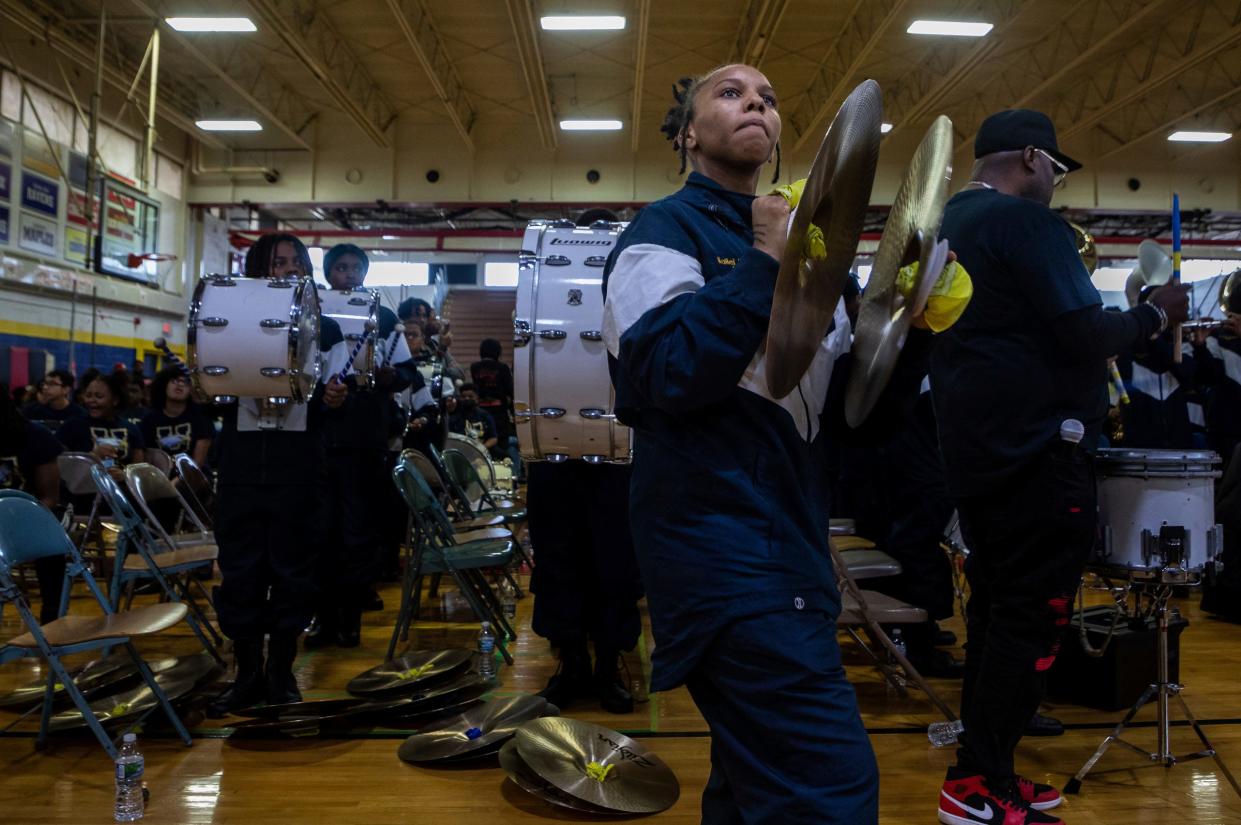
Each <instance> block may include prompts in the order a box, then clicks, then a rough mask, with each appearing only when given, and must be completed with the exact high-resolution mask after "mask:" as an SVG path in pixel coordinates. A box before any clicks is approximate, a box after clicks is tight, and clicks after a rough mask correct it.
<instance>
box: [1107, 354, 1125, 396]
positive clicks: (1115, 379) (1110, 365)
mask: <svg viewBox="0 0 1241 825" xmlns="http://www.w3.org/2000/svg"><path fill="white" fill-rule="evenodd" d="M1107 369H1108V372H1109V373H1110V374H1111V376H1112V386H1114V387H1115V388H1116V395H1117V396H1118V397H1119V398H1120V403H1122V404H1128V403H1130V402H1129V392H1128V390H1126V389H1125V381H1124V379H1123V378H1121V377H1120V369H1119V368H1118V367H1117V366H1116V362H1115V361H1108V362H1107Z"/></svg>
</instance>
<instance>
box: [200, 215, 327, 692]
mask: <svg viewBox="0 0 1241 825" xmlns="http://www.w3.org/2000/svg"><path fill="white" fill-rule="evenodd" d="M312 272H313V269H312V267H311V263H310V256H309V254H307V252H306V247H305V245H303V244H302V242H301V241H300V240H298V239H297V238H296V237H295V236H293V235H288V234H283V233H281V234H270V235H264V236H263V237H261V238H259V239H258V240H257V241H256V242H255V243H254V245H253V246H251V247H250V250H249V252H247V254H246V262H245V272H244V276H245V277H247V278H289V279H300V278H305V277H309V276H310V275H311V273H312ZM319 349H320V350H321V351H322V352H323V353H324V359H323V360H324V369H323V374H324V375H325V376H330V379H328V378H325V379H324V381H321V382H320V383H319V385H318V386H317V387H316V388H315V391H314V394H313V395H312V396H311V398H310V400H309V402H308V403H306V404H304V405H301V404H299V405H290V408H287V411H286V412H285V413H284V415H283V416H282V417H281V422H280V427H279V428H271V427H267V426H259V425H258V424H256V421H257V420H259V418H260V417H261V416H262V413H261V411H260V409H259V403H260V402H259V400H258V399H252V398H242V399H240V400H239V401H238V402H237V403H236V404H232V405H227V406H225V407H224V416H223V428H222V430H221V432H220V437H219V445H218V453H217V456H216V470H217V472H218V474H219V483H218V488H219V489H218V493H217V497H216V517H215V537H216V542H217V543H218V545H219V548H220V556H219V563H220V575H221V582H220V586H219V588H218V589H217V590H216V594H215V608H216V615H217V616H218V617H219V621H220V629H221V630H222V631H224V634H225V635H226V636H228V637H229V638H230V639H232V640H233V652H234V654H235V656H236V658H237V677H236V680H235V681H234V682H233V684H232V685H231V686H230V687H229V688H228V689H227V690H225V691H224V692H223V693H222V694H221V695H220V696H219V697H217V698H216V699H215V700H214V701H213V702H212V703H211V705H210V706H209V707H208V714H209V715H211V716H214V717H219V716H223V715H225V714H227V713H230V712H232V711H235V710H239V709H241V708H245V707H249V706H251V705H255V704H258V703H260V702H263V701H266V702H268V703H269V704H284V703H286V702H297V701H301V693H300V692H299V691H298V688H297V682H296V680H295V679H294V677H293V659H294V658H295V656H296V655H297V640H298V637H300V636H301V633H302V630H303V629H304V628H305V627H306V625H308V624H310V619H311V616H312V615H313V613H314V603H315V595H316V594H315V564H316V559H317V556H318V555H319V552H320V548H321V539H320V537H321V536H322V534H323V530H322V524H321V523H320V522H321V521H322V513H323V511H324V505H325V494H326V478H325V477H324V471H325V469H326V445H325V438H324V418H325V417H326V416H329V415H335V414H338V413H336V411H337V410H339V408H340V407H341V405H342V404H344V402H345V398H346V395H347V392H348V390H347V389H346V387H345V385H344V384H342V383H341V382H340V380H339V378H337V377H336V374H337V373H338V372H339V371H340V370H341V368H342V367H343V366H344V363H345V362H346V361H348V359H349V353H348V351H347V347H346V345H345V339H344V336H343V335H342V334H341V330H340V326H339V325H338V324H337V323H336V322H335V321H334V320H332V319H331V318H328V317H326V316H324V317H321V318H320V319H319ZM325 382H326V383H325ZM265 636H266V637H268V645H267V660H266V667H264V657H263V639H264V637H265Z"/></svg>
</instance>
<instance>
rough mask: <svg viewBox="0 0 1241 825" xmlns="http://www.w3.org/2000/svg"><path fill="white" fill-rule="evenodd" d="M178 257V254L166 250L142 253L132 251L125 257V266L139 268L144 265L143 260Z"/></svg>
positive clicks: (172, 259) (170, 259) (168, 259)
mask: <svg viewBox="0 0 1241 825" xmlns="http://www.w3.org/2000/svg"><path fill="white" fill-rule="evenodd" d="M176 259H177V256H176V255H172V254H169V253H166V252H143V253H141V254H134V253H133V252H131V253H129V256H128V257H127V258H126V259H125V266H127V267H129V268H130V269H137V268H138V267H140V266H142V263H143V261H175V260H176Z"/></svg>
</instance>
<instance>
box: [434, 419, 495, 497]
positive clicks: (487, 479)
mask: <svg viewBox="0 0 1241 825" xmlns="http://www.w3.org/2000/svg"><path fill="white" fill-rule="evenodd" d="M444 449H445V450H456V451H457V452H459V453H461V454H462V455H464V456H465V457H466V458H468V459H469V460H470V463H471V464H473V465H474V472H476V473H478V478H479V480H480V481H482V483H483V486H484V487H486V488H487V489H488V490H494V489H495V487H496V470H495V464H493V463H492V461H491V455H490V454H489V453H488V452H487V448H486V447H484V446H483V443H482V442H481V441H479V440H478V439H476V438H470V437H469V436H468V435H462V434H461V433H449V434H448V440H447V441H446V442H445V443H444Z"/></svg>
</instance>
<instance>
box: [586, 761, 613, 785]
mask: <svg viewBox="0 0 1241 825" xmlns="http://www.w3.org/2000/svg"><path fill="white" fill-rule="evenodd" d="M615 767H616V766H615V765H601V764H599V763H598V762H590V763H588V764H587V765H586V775H587V776H589V777H590V778H591V779H593V780H595V781H596V782H602V781H604V780H605V779H607V778H608V774H610V773H611V772H612V769H613V768H615Z"/></svg>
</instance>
